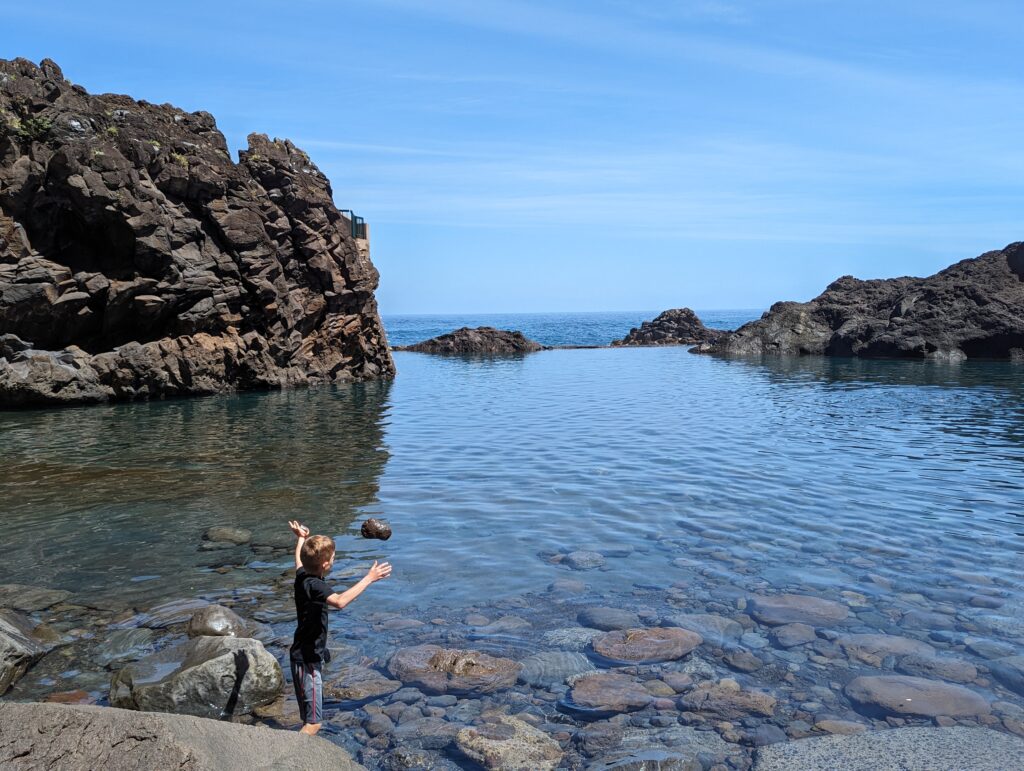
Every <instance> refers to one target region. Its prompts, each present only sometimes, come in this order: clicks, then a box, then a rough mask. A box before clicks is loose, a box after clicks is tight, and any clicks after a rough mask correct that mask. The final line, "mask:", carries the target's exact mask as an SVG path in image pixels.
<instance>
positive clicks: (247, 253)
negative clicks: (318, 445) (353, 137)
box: [0, 59, 394, 406]
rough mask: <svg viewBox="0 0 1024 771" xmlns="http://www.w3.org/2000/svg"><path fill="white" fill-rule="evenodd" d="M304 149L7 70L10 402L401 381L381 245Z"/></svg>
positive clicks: (0, 175)
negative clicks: (243, 146) (245, 139)
mask: <svg viewBox="0 0 1024 771" xmlns="http://www.w3.org/2000/svg"><path fill="white" fill-rule="evenodd" d="M331 196H332V192H331V186H330V183H329V182H328V180H327V178H326V177H324V175H323V174H322V173H321V172H320V171H319V169H317V168H316V166H315V165H314V164H313V163H312V162H311V161H310V159H309V157H308V156H307V155H306V154H305V153H304V152H302V151H301V150H299V149H298V148H296V147H295V146H294V145H292V144H291V143H290V142H281V141H278V140H274V141H270V140H269V139H268V138H267V137H266V136H264V135H259V134H253V135H250V136H249V147H248V150H246V151H243V152H241V153H240V161H239V163H237V164H236V163H233V162H232V161H231V158H230V156H229V154H228V148H227V144H226V142H225V140H224V137H223V135H222V134H221V133H220V132H219V131H218V130H217V128H216V124H215V122H214V119H213V117H212V116H211V115H210V114H208V113H205V112H194V113H188V112H184V111H182V110H179V109H177V108H175V107H173V106H171V105H167V104H165V105H153V104H149V103H148V102H142V101H135V100H133V99H131V98H130V97H127V96H120V95H114V94H103V95H96V96H92V95H89V94H88V93H87V92H86V91H85V89H83V88H82V87H81V86H77V85H72V84H71V83H69V82H68V81H67V80H65V79H64V76H63V74H62V73H61V70H60V68H59V67H57V65H56V64H54V63H53V62H52V61H50V60H44V61H43V62H42V64H41V65H40V66H38V67H37V66H36V65H34V64H33V63H31V62H29V61H26V60H24V59H16V60H14V61H4V60H0V406H18V405H25V404H45V403H81V402H97V401H107V400H126V399H137V398H150V397H160V396H167V395H189V394H208V393H216V392H220V391H226V390H232V389H247V388H280V387H286V386H294V385H303V384H307V383H310V382H325V381H326V382H333V381H343V380H351V379H370V378H380V377H390V376H392V375H393V374H394V364H393V362H392V360H391V356H390V353H389V351H388V346H387V341H386V339H385V335H384V330H383V327H382V325H381V322H380V318H379V316H378V313H377V306H376V301H375V299H374V294H373V293H374V289H375V288H376V286H377V280H378V274H377V271H376V270H375V269H374V267H373V265H372V264H371V262H370V259H369V254H368V248H367V246H366V241H365V240H362V239H356V238H353V237H352V232H351V222H350V221H349V220H348V219H346V218H345V217H344V216H342V215H341V214H340V213H339V211H338V210H337V209H336V208H335V206H334V203H333V201H332V197H331Z"/></svg>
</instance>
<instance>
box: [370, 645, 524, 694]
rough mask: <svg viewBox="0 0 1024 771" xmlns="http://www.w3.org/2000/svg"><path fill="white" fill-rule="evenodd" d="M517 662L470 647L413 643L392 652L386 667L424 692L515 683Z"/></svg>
mask: <svg viewBox="0 0 1024 771" xmlns="http://www.w3.org/2000/svg"><path fill="white" fill-rule="evenodd" d="M519 669H520V666H519V664H518V663H517V662H515V661H512V660H511V659H503V658H498V657H496V656H488V655H487V654H486V653H480V652H479V651H472V650H458V649H455V648H442V647H440V646H439V645H416V646H413V647H411V648H402V649H401V650H398V651H396V652H395V654H394V655H393V656H392V657H391V659H390V661H388V671H389V672H390V673H391V675H392V676H393V677H395V678H396V679H398V680H401V681H402V682H403V683H405V684H406V685H415V686H417V687H418V688H420V689H421V690H423V691H425V692H427V693H435V694H442V693H470V692H475V693H491V692H493V691H498V690H502V689H504V688H510V687H512V686H513V685H515V682H516V678H517V677H518V676H519Z"/></svg>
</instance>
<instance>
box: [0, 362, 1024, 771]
mask: <svg viewBox="0 0 1024 771" xmlns="http://www.w3.org/2000/svg"><path fill="white" fill-rule="evenodd" d="M395 359H396V364H397V366H398V370H399V376H398V378H397V379H396V380H395V381H394V382H392V383H378V384H362V385H354V386H351V387H331V388H322V389H318V390H312V391H295V392H286V393H268V394H245V395H238V396H230V397H216V398H209V399H198V400H189V401H169V402H156V403H151V404H134V405H118V406H101V407H92V408H87V409H66V410H46V411H28V412H20V413H0V458H2V472H0V511H3V522H4V538H3V553H2V560H0V584H31V585H34V586H43V587H48V588H54V589H60V590H66V591H67V592H70V595H69V596H66V597H63V598H62V599H61V601H60V602H57V603H55V604H51V605H49V606H48V607H42V608H38V607H36V608H26V609H24V610H25V612H26V613H27V614H28V615H29V616H30V618H31V619H32V621H33V622H34V623H43V624H45V630H46V633H47V634H48V635H50V636H51V638H52V639H51V643H52V644H53V645H54V646H55V647H54V649H53V651H52V652H51V653H49V654H48V655H47V656H46V657H45V658H44V659H43V660H42V661H40V662H39V663H37V664H36V665H35V666H34V667H33V668H32V669H31V670H29V672H28V674H27V675H25V677H23V678H22V679H21V680H19V681H18V682H17V683H16V684H15V686H14V687H13V688H12V690H11V691H9V692H8V694H7V696H6V697H5V698H12V699H25V700H30V699H31V700H38V699H40V698H43V697H44V696H47V695H48V694H53V693H64V692H69V691H83V692H84V695H82V696H81V698H88V699H94V700H96V701H99V702H100V703H104V701H105V699H106V698H107V689H108V685H109V681H110V676H111V672H112V671H113V670H116V669H117V668H119V667H120V666H121V665H122V664H123V662H125V661H128V660H131V659H133V658H139V657H143V656H145V655H148V654H149V653H151V652H152V651H154V650H157V649H160V648H164V647H166V646H169V645H172V644H174V643H176V642H178V641H180V640H182V639H184V629H183V622H184V621H187V619H188V617H189V615H190V610H191V608H193V607H194V605H195V604H196V603H200V602H219V603H221V604H226V605H230V606H231V607H233V609H234V610H235V611H236V612H237V613H239V614H240V615H241V616H243V617H244V618H246V619H248V620H250V621H252V622H253V623H254V624H255V625H256V627H257V636H258V637H259V639H261V640H262V641H263V642H264V643H265V644H266V645H267V647H268V650H270V651H271V652H272V653H274V654H275V655H276V656H278V658H279V659H281V660H282V661H283V662H284V663H285V665H286V666H285V669H286V671H287V644H288V641H289V640H290V635H291V631H292V628H293V626H292V625H293V618H294V610H293V605H292V597H291V571H290V566H291V545H292V543H293V541H292V537H291V535H290V533H289V532H288V529H287V525H286V521H287V520H289V519H300V520H301V521H303V522H305V523H306V524H308V525H309V526H310V527H311V528H312V529H313V531H314V532H322V533H326V534H330V535H334V536H335V537H336V543H337V547H338V557H337V562H336V567H335V572H334V574H333V576H332V577H331V580H333V581H335V582H336V583H337V584H339V585H343V584H344V583H345V582H346V581H347V580H350V578H351V577H352V576H357V575H361V573H362V572H363V571H365V569H366V567H367V566H368V564H369V563H370V561H371V560H373V559H387V560H389V561H391V562H392V564H393V565H394V575H393V577H392V578H390V579H388V580H386V581H384V582H381V583H379V584H376V585H374V586H372V587H370V589H368V590H367V592H366V593H365V594H364V595H363V596H362V597H360V598H359V599H358V600H357V601H356V602H355V603H354V604H353V605H351V606H350V608H349V609H348V610H346V611H344V612H338V613H335V614H334V615H333V616H332V620H331V630H332V638H333V643H332V644H333V645H334V647H335V649H336V657H335V660H334V662H332V664H331V665H330V666H329V668H328V670H327V671H325V681H330V680H332V678H333V679H335V680H337V679H338V678H341V679H344V677H345V675H346V670H345V667H346V665H352V664H358V665H360V666H363V667H366V668H368V669H369V670H371V671H373V672H378V673H381V677H382V678H384V677H385V674H386V673H387V666H386V665H387V662H388V660H389V658H390V657H391V655H392V654H393V653H394V652H395V651H396V650H399V649H401V648H406V647H409V646H414V645H418V644H422V643H435V644H439V645H444V646H447V647H453V648H469V649H474V650H477V651H483V652H485V653H488V654H490V655H493V656H499V657H505V658H510V659H513V660H515V661H517V662H522V661H524V660H527V659H528V657H531V656H534V655H535V654H543V653H548V654H556V653H557V654H559V655H552V656H549V657H547V658H544V657H542V658H540V659H537V658H533V659H530V660H529V666H528V667H527V669H525V670H524V672H525V674H524V675H523V676H522V677H521V678H520V680H519V682H518V683H517V684H516V685H514V686H513V687H511V688H502V689H499V690H497V691H495V692H493V693H487V694H481V693H462V692H460V693H455V694H437V693H429V692H427V693H424V692H423V691H422V690H417V689H416V688H413V687H411V686H410V685H409V684H408V683H406V684H405V686H406V687H404V688H402V690H400V691H397V693H392V694H385V695H383V696H381V697H379V698H376V699H369V700H367V699H358V700H356V701H355V702H342V701H332V702H329V703H328V710H327V712H328V715H327V723H328V725H327V726H326V728H325V735H327V736H328V738H331V739H332V740H333V741H337V742H339V743H342V744H344V745H345V746H346V747H347V748H349V749H350V750H351V751H352V752H354V753H356V754H357V755H358V757H359V758H360V759H361V761H362V762H363V763H364V764H366V765H368V766H369V767H373V768H397V767H407V768H412V767H419V766H417V765H416V764H417V763H422V762H426V761H425V760H423V759H424V758H426V759H428V760H429V762H430V763H432V764H433V767H436V768H455V767H466V768H470V767H475V766H473V764H472V762H471V761H470V760H469V759H468V757H467V755H466V754H465V752H463V750H462V749H459V745H458V744H457V743H456V742H455V741H454V739H453V738H452V737H453V735H454V734H453V732H454V731H455V730H456V729H457V728H458V727H461V726H464V725H468V724H471V723H472V722H473V721H474V720H479V719H480V715H481V714H485V715H486V714H487V713H488V712H487V711H488V710H489V709H491V708H493V707H503V708H507V709H508V711H509V712H511V713H512V714H519V715H521V716H524V718H525V719H526V720H527V722H528V723H529V724H531V725H533V726H536V727H537V728H538V729H539V730H540V731H542V732H544V733H545V734H546V735H547V736H548V737H549V738H550V740H551V741H553V742H555V743H556V744H557V745H558V747H559V749H560V750H561V758H560V760H558V761H557V763H559V764H561V765H562V766H564V767H567V768H586V767H588V765H590V764H597V763H601V762H605V761H609V762H610V761H613V760H615V759H616V758H618V757H625V756H627V755H628V754H629V753H630V752H632V751H635V750H637V749H638V748H650V747H658V748H663V749H664V750H665V751H666V752H676V753H686V752H689V753H690V754H691V755H692V756H693V757H694V758H695V759H696V760H695V762H697V763H698V764H699V765H700V766H701V767H703V768H712V767H715V766H716V765H717V766H718V767H720V768H729V767H735V768H746V767H747V766H748V765H749V763H750V757H751V756H750V747H752V746H753V745H757V744H763V743H767V742H775V741H784V740H791V739H795V738H801V737H805V736H815V735H823V734H824V733H827V732H829V731H830V730H832V729H835V730H836V731H840V730H843V731H845V730H859V729H857V728H855V727H851V726H850V725H848V724H859V725H860V726H863V727H864V728H867V729H881V728H888V727H892V726H899V725H902V724H903V723H904V722H906V723H907V724H909V725H919V724H920V725H924V724H927V725H934V724H935V723H936V722H938V724H939V725H945V724H946V721H951V722H950V723H949V724H950V725H952V724H956V723H962V724H967V725H972V726H973V725H983V726H987V727H989V728H993V729H995V730H998V731H1002V732H1007V733H1014V732H1018V733H1020V732H1021V731H1022V728H1021V726H1022V724H1021V721H1022V720H1024V695H1022V693H1021V690H1020V688H1021V685H1020V684H1021V683H1022V682H1024V679H1022V680H1020V681H1015V680H1014V679H1013V676H1012V672H1011V673H1010V674H1007V670H1006V666H1007V665H1006V664H1005V660H1007V659H1010V660H1013V659H1014V657H1017V656H1021V655H1022V654H1024V569H1022V568H1024V473H1022V472H1024V366H1021V365H1015V364H1008V363H975V362H970V363H966V364H961V365H953V366H950V365H942V364H936V363H929V362H883V361H876V362H867V361H858V360H841V359H832V360H829V359H817V358H813V359H812V358H807V359H780V360H765V361H745V360H722V359H715V358H708V357H703V356H695V355H692V354H689V353H688V352H687V351H686V350H685V349H684V348H662V349H650V348H643V349H596V350H555V351H545V352H541V353H538V354H533V355H531V356H528V357H525V358H510V359H461V358H454V359H445V358H435V357H430V356H427V355H421V354H413V353H399V354H396V356H395ZM367 517H380V518H383V519H386V520H388V521H389V522H390V523H391V526H392V528H393V530H394V536H393V537H392V539H391V540H390V541H387V542H380V541H367V540H364V539H362V538H361V537H360V536H359V525H360V523H361V521H362V520H363V519H365V518H367ZM214 526H224V527H228V528H235V529H240V530H243V531H247V532H246V533H245V534H243V535H242V536H239V537H237V538H235V539H234V540H235V541H238V542H237V543H235V542H232V541H231V540H230V539H229V540H224V541H214V540H204V533H206V532H207V530H208V529H209V528H211V527H214ZM776 595H798V596H800V597H803V598H812V600H801V599H795V600H786V601H785V603H789V604H785V603H784V605H785V608H784V609H783V610H782V611H780V610H779V609H778V608H777V607H775V606H771V603H770V602H769V603H768V605H769V606H770V607H768V609H767V610H766V609H765V607H764V601H763V600H762V601H761V602H760V605H759V600H758V598H764V597H771V596H776ZM820 601H824V604H822V605H820V606H818V605H813V603H814V602H820ZM11 602H12V601H10V600H8V601H7V602H6V604H11ZM168 603H176V604H172V605H170V606H169V607H168V606H167V604H168ZM808 603H811V605H813V607H811V606H809V605H808ZM15 604H16V603H15ZM32 604H33V603H28V605H32ZM34 604H35V605H39V604H40V603H38V602H37V603H34ZM43 604H45V603H43ZM793 623H798V624H802V625H803V626H800V627H793V626H792V624H793ZM677 627H678V628H687V629H692V630H694V631H697V632H698V633H700V634H701V636H702V638H703V640H704V641H703V643H702V644H700V645H698V647H696V648H695V649H694V650H693V651H692V652H688V653H685V654H682V655H679V656H675V657H671V658H667V659H666V658H665V655H663V654H659V655H657V656H656V657H655V658H656V659H657V660H650V658H647V659H641V660H637V661H633V662H630V661H623V660H621V659H620V660H612V659H609V657H608V656H607V655H605V654H602V653H601V650H605V651H606V649H607V646H605V647H604V648H602V647H601V645H595V642H594V637H595V635H596V634H597V631H595V629H598V630H600V631H602V632H607V631H608V630H614V629H616V628H624V629H645V630H650V629H660V628H677ZM805 627H806V628H805ZM126 630H150V631H146V632H145V633H142V632H139V633H137V634H135V633H132V632H129V631H126ZM780 630H781V631H780ZM115 632H118V633H120V634H119V635H118V636H117V637H116V638H115V639H116V641H117V646H116V647H117V650H112V644H111V638H112V636H113V635H114V633H115ZM648 634H649V633H648ZM132 635H134V636H132ZM866 635H875V636H876V637H872V638H869V637H866ZM877 635H885V637H877ZM637 639H638V640H639V641H640V642H641V643H643V642H644V639H645V638H644V637H643V635H641V636H640V637H639V638H637ZM599 649H600V650H599ZM659 650H660V649H659ZM676 652H678V651H676ZM568 653H573V654H579V655H578V656H567V655H561V654H568ZM994 662H995V663H994ZM584 666H587V667H591V666H592V667H595V668H597V669H598V670H599V671H602V672H604V671H614V672H615V673H618V674H620V675H621V676H622V677H625V678H627V679H628V680H629V681H630V683H633V685H632V686H630V687H632V688H633V689H634V690H635V689H637V688H639V689H640V690H641V691H643V692H644V694H646V695H647V697H648V698H647V699H646V700H645V699H644V698H643V695H642V694H641V696H640V697H637V696H636V695H635V694H634V696H633V698H632V701H630V700H629V699H625V700H623V699H624V698H625V697H624V696H623V693H622V690H623V688H624V687H625V686H623V685H622V682H624V681H621V682H609V683H599V684H598V686H599V687H597V688H596V689H595V688H591V689H590V697H591V700H590V701H586V699H585V698H584V697H586V696H587V694H585V693H582V692H574V691H573V690H572V686H573V685H574V684H575V683H574V681H573V680H572V676H573V675H579V674H581V672H582V668H584ZM875 676H883V677H892V676H900V677H905V676H909V677H919V678H922V679H925V680H928V681H929V682H934V683H938V684H939V685H940V686H942V688H947V689H949V688H952V689H962V690H966V691H969V692H971V693H973V694H975V695H976V696H977V697H978V699H979V700H980V701H978V702H976V703H975V702H970V704H971V705H972V706H971V708H970V709H965V708H963V706H962V705H963V701H964V698H965V696H964V694H963V693H961V692H960V691H959V690H947V691H943V690H942V689H941V688H939V691H938V692H936V693H932V694H930V695H929V694H925V695H924V696H922V697H921V698H922V699H924V700H927V699H929V698H930V699H932V702H934V703H936V704H937V705H938V706H936V707H935V709H934V710H933V711H934V712H935V713H936V714H934V715H927V714H926V715H920V714H914V713H906V714H896V713H893V711H892V710H888V711H887V710H886V708H884V707H883V706H881V705H880V704H879V703H877V702H878V698H877V694H868V695H867V696H864V695H863V694H860V695H859V696H858V693H859V692H858V691H857V690H856V689H853V690H851V689H850V688H849V685H850V683H851V682H852V681H853V680H855V679H857V678H858V677H869V678H870V677H875ZM388 677H390V675H388ZM723 680H724V681H725V682H724V684H723ZM1015 683H1017V685H1016V687H1017V688H1018V690H1014V688H1015V685H1014V684H1015ZM613 686H615V687H616V688H619V691H617V692H616V694H615V695H614V696H615V698H618V699H619V701H615V698H613V694H611V693H610V691H611V690H614V688H613ZM936 687H938V686H936ZM602 689H603V690H602ZM723 689H724V690H723ZM736 689H738V690H736ZM595 690H596V691H597V695H596V696H594V695H593V692H594V691H595ZM625 690H626V691H628V690H629V688H625ZM695 693H696V694H699V695H700V698H699V699H698V698H695V697H694V694H695ZM736 693H739V694H740V697H736V696H735V694H736ZM729 694H733V695H732V696H730V695H729ZM750 694H754V696H750ZM627 695H628V694H627ZM762 696H764V697H770V699H771V700H772V703H771V704H770V705H769V704H768V703H767V702H766V701H765V700H764V699H762V698H761V697H762ZM748 697H749V698H748ZM602 699H604V702H602ZM872 699H874V701H872ZM609 701H611V702H614V703H611V704H609V703H606V702H609ZM968 701H969V699H968ZM627 702H628V703H627ZM951 703H955V704H956V705H958V706H957V707H956V709H954V708H953V707H950V706H948V705H949V704H951ZM981 704H983V705H984V707H982V706H978V705H981ZM957 710H959V711H957ZM951 711H952V712H956V713H957V714H953V715H952V716H950V714H949V713H950V712H951ZM385 717H386V718H387V720H386V721H385V720H384V719H383V718H385ZM295 718H296V715H295V710H294V702H293V701H286V702H285V704H284V705H283V706H280V708H279V709H278V710H277V711H276V712H273V711H271V712H269V713H267V714H266V716H265V717H263V718H262V719H264V720H266V721H268V722H271V723H272V724H275V725H283V726H290V725H292V724H293V723H294V720H295ZM424 721H425V722H424ZM368 726H369V730H368ZM402 753H405V754H404V755H403V754H402ZM415 753H420V755H419V756H416V757H419V758H420V760H415V757H413V756H414V755H415ZM403 758H404V760H403ZM410 758H412V759H411V760H410ZM414 761H415V762H414ZM400 763H406V765H405V766H400ZM410 764H411V765H410ZM680 767H682V766H680Z"/></svg>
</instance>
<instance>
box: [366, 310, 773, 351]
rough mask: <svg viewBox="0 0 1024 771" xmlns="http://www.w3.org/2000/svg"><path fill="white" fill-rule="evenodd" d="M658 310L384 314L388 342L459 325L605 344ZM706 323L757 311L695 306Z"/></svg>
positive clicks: (731, 321)
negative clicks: (704, 309) (705, 309)
mask: <svg viewBox="0 0 1024 771" xmlns="http://www.w3.org/2000/svg"><path fill="white" fill-rule="evenodd" d="M660 312H661V311H617V312H614V313H605V312H595V313H475V314H471V313H464V314H450V315H439V314H433V315H427V314H423V315H412V316H401V315H395V316H385V317H384V326H385V328H386V329H387V333H388V342H390V343H391V345H412V344H414V343H418V342H421V341H423V340H428V339H430V338H431V337H437V336H438V335H443V334H445V333H447V332H451V331H452V330H454V329H458V328H460V327H496V328H498V329H512V330H518V331H520V332H522V333H523V334H524V335H526V336H527V337H528V338H529V339H531V340H536V341H537V342H538V343H541V344H542V345H552V346H559V345H609V344H610V343H611V342H612V340H621V339H622V338H623V337H625V336H626V335H627V334H629V330H630V329H632V328H633V327H639V326H640V324H642V323H643V322H644V321H650V320H651V319H653V318H654V317H655V316H657V315H658V314H659V313H660ZM697 315H698V316H699V317H700V320H701V321H703V322H704V324H705V326H708V327H711V328H712V329H736V328H737V327H739V326H741V325H743V324H745V323H746V322H748V321H752V320H753V319H756V318H759V317H760V316H761V311H759V310H717V311H715V310H712V311H697Z"/></svg>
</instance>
